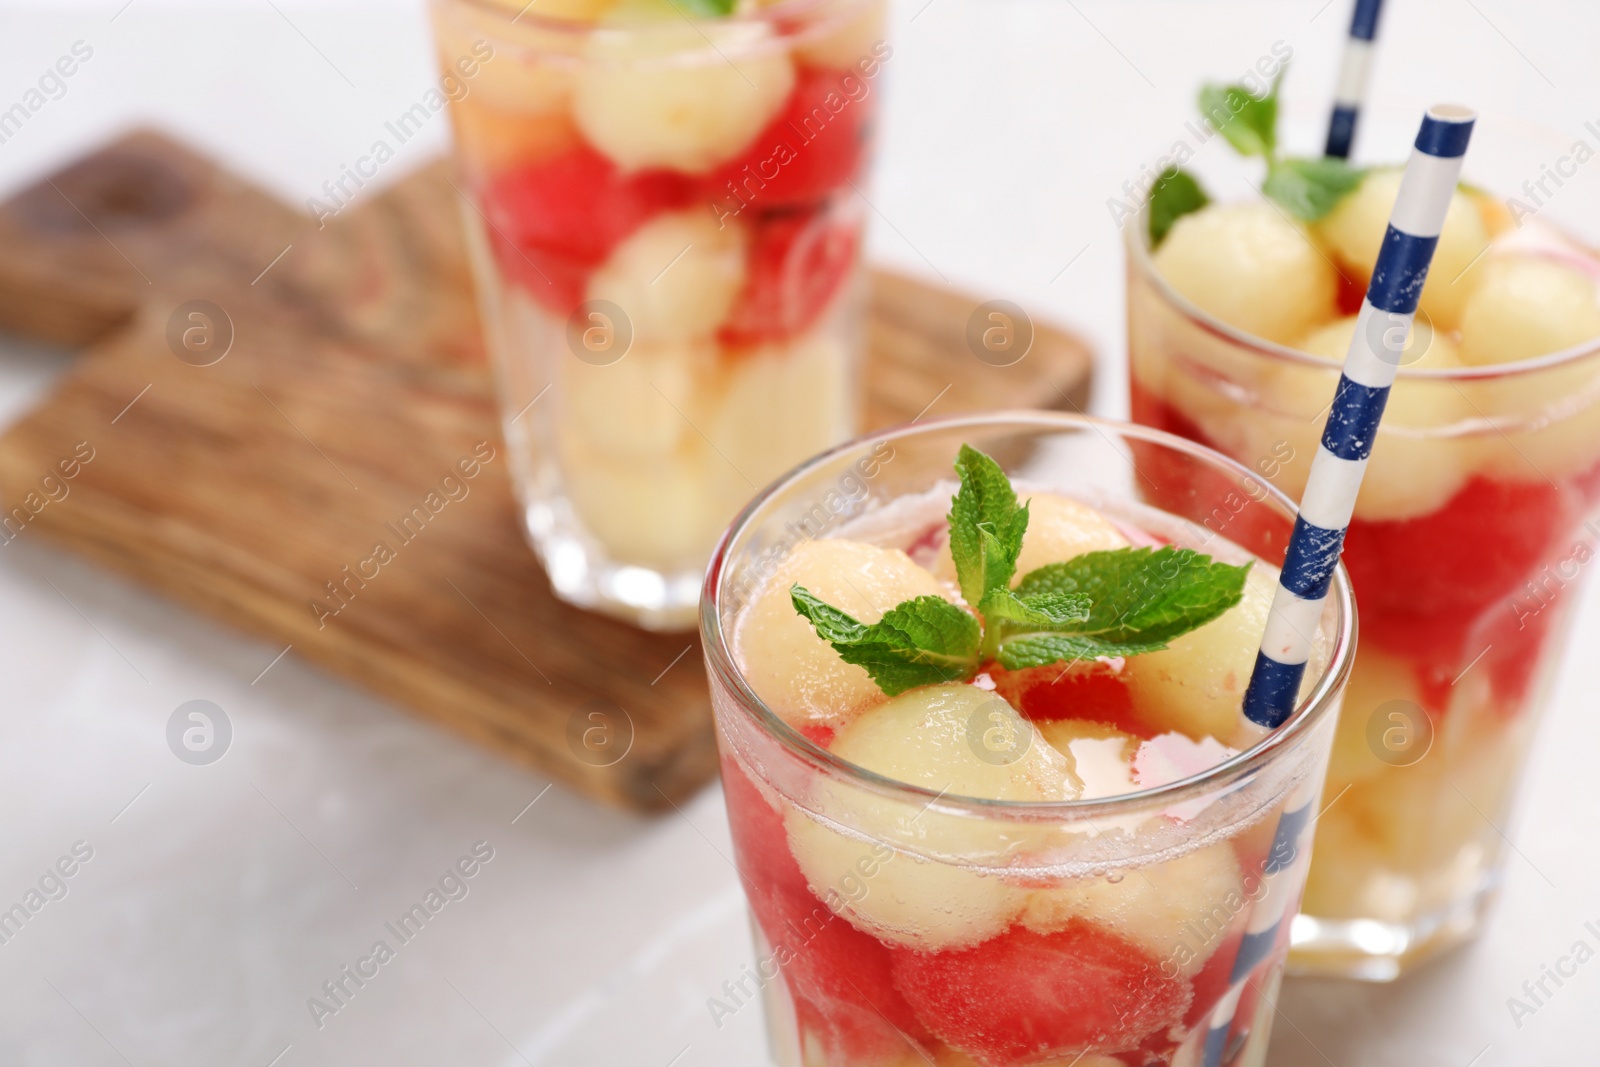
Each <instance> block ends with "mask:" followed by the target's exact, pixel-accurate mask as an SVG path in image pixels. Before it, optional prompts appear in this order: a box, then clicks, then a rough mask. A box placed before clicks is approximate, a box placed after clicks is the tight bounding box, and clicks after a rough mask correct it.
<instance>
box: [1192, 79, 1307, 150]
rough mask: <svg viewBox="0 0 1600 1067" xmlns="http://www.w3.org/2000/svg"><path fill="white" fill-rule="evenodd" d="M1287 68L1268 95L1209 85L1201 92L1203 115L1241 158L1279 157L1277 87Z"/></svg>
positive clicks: (1240, 86)
mask: <svg viewBox="0 0 1600 1067" xmlns="http://www.w3.org/2000/svg"><path fill="white" fill-rule="evenodd" d="M1287 69H1288V68H1287V67H1284V68H1283V69H1280V70H1279V71H1278V76H1277V77H1276V78H1274V79H1272V88H1271V89H1269V90H1268V91H1267V95H1265V96H1252V95H1250V90H1248V89H1246V88H1245V87H1244V86H1242V85H1207V86H1205V87H1204V88H1202V89H1201V90H1200V113H1201V114H1202V115H1203V116H1204V117H1205V118H1206V120H1207V121H1209V122H1210V123H1211V126H1212V128H1213V129H1215V130H1216V131H1217V132H1218V133H1220V134H1222V136H1224V137H1226V138H1227V139H1228V143H1229V144H1231V145H1233V147H1234V148H1235V149H1236V150H1237V151H1238V152H1239V154H1240V155H1243V156H1262V157H1264V158H1266V159H1271V158H1272V157H1273V156H1274V155H1276V154H1277V151H1278V86H1279V85H1281V84H1282V82H1283V74H1284V71H1285V70H1287Z"/></svg>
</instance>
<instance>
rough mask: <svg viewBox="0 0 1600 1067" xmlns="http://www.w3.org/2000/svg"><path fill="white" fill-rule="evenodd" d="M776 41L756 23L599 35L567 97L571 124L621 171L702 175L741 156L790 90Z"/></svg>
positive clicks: (790, 74) (790, 77)
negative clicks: (664, 170)
mask: <svg viewBox="0 0 1600 1067" xmlns="http://www.w3.org/2000/svg"><path fill="white" fill-rule="evenodd" d="M775 44H776V42H774V41H773V40H772V30H771V29H770V28H769V27H768V26H767V25H766V24H765V23H760V22H746V21H729V22H701V23H696V24H694V25H690V24H688V23H686V22H666V23H662V24H660V25H654V26H651V27H649V28H648V30H645V29H642V28H640V27H630V28H629V29H627V30H625V31H620V30H619V31H616V32H607V31H604V30H602V31H600V32H598V33H596V34H595V35H594V36H593V38H592V40H591V43H590V45H589V48H588V50H587V55H586V62H585V63H584V65H583V69H582V71H581V72H580V73H579V75H578V79H577V86H576V88H575V90H574V93H573V102H572V108H573V115H574V117H575V118H576V120H577V123H578V128H579V129H580V130H582V131H583V134H584V136H585V137H586V138H587V139H588V140H589V143H591V144H593V145H594V146H595V147H596V148H597V149H599V150H600V151H601V152H603V153H604V154H605V155H606V156H607V157H608V158H610V159H611V160H612V161H613V162H615V163H616V164H617V165H618V166H619V167H621V168H622V169H623V170H630V171H631V170H643V169H648V168H652V167H666V168H670V169H672V170H678V171H683V172H685V173H688V174H704V173H705V172H707V171H709V170H711V169H712V168H714V167H716V166H718V165H719V164H722V163H726V162H728V161H729V160H731V159H733V158H734V157H735V156H737V155H738V154H739V153H740V152H742V151H743V150H744V149H745V148H746V146H748V145H749V144H750V142H751V140H753V139H754V138H755V135H756V134H757V133H759V132H760V131H761V129H762V128H763V127H764V126H766V124H767V123H768V122H769V121H770V120H771V119H772V117H773V116H774V115H776V114H777V113H778V109H779V108H781V107H782V106H783V103H784V101H785V100H786V99H787V98H788V96H789V92H790V90H791V89H793V88H794V65H793V63H792V62H791V61H790V59H789V54H788V53H787V52H786V51H785V50H784V49H782V48H781V47H775ZM706 215H707V217H710V212H706Z"/></svg>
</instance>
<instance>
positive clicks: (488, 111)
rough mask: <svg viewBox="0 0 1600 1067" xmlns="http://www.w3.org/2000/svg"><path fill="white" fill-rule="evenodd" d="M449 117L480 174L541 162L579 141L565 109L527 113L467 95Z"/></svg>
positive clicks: (466, 155)
mask: <svg viewBox="0 0 1600 1067" xmlns="http://www.w3.org/2000/svg"><path fill="white" fill-rule="evenodd" d="M450 121H451V124H452V125H453V126H454V127H455V131H456V140H457V141H458V142H459V143H460V146H461V154H462V156H463V157H464V158H465V160H466V162H467V165H468V167H469V168H471V169H472V170H473V171H474V173H476V174H478V175H480V176H483V175H492V174H499V173H502V172H504V171H507V170H511V169H513V168H516V167H527V166H532V165H534V164H537V163H541V162H543V161H545V160H548V159H550V158H552V157H554V156H557V155H559V154H561V153H562V152H565V151H568V150H569V149H571V148H572V147H573V146H574V145H576V144H577V141H578V134H577V131H576V130H575V129H573V126H572V120H571V119H570V118H569V117H568V116H567V113H566V112H565V111H544V112H536V113H534V114H524V113H523V112H520V111H510V110H505V109H502V108H499V107H495V106H494V105H492V104H488V103H484V102H481V101H479V100H476V99H467V100H463V101H461V102H460V103H458V104H455V105H453V106H452V107H451V109H450Z"/></svg>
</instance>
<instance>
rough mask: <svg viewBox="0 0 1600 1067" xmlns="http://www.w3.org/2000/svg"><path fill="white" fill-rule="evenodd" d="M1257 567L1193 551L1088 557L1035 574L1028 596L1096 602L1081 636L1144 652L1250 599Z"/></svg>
mask: <svg viewBox="0 0 1600 1067" xmlns="http://www.w3.org/2000/svg"><path fill="white" fill-rule="evenodd" d="M1249 572H1250V564H1248V563H1245V564H1241V565H1240V566H1237V567H1235V566H1230V565H1229V564H1226V563H1218V562H1216V561H1215V560H1213V559H1212V558H1211V557H1210V556H1206V555H1202V554H1201V553H1199V552H1196V551H1194V550H1193V549H1189V548H1176V547H1174V546H1172V545H1165V546H1163V547H1161V548H1119V549H1113V550H1111V551H1105V552H1085V553H1084V554H1083V555H1081V556H1074V557H1072V558H1071V559H1069V560H1067V561H1066V562H1064V563H1051V564H1047V565H1046V566H1043V567H1040V568H1039V569H1038V570H1036V571H1031V572H1029V573H1028V574H1027V576H1026V577H1024V578H1023V579H1022V581H1021V582H1020V583H1018V585H1017V595H1018V596H1020V597H1022V598H1023V599H1025V600H1026V599H1028V598H1031V597H1044V596H1082V597H1087V598H1088V599H1089V601H1090V603H1091V604H1092V605H1093V607H1092V608H1091V610H1090V612H1089V617H1088V618H1087V619H1086V620H1085V621H1084V623H1083V625H1082V627H1081V628H1079V629H1078V631H1077V632H1078V633H1079V634H1080V635H1081V636H1084V637H1094V638H1096V639H1097V640H1100V641H1103V642H1105V643H1106V644H1107V645H1108V646H1114V647H1117V648H1120V649H1124V650H1126V651H1122V652H1116V653H1112V654H1113V655H1138V654H1139V653H1142V652H1154V651H1157V649H1156V648H1155V647H1151V646H1157V645H1159V646H1163V647H1164V646H1165V643H1166V642H1168V641H1171V640H1172V639H1173V638H1175V637H1179V636H1181V635H1183V634H1186V633H1188V632H1189V631H1190V630H1193V629H1195V628H1196V627H1197V626H1203V625H1205V624H1206V623H1208V622H1210V621H1211V620H1212V619H1214V618H1216V617H1217V616H1219V615H1221V614H1222V613H1223V612H1225V611H1227V610H1228V609H1229V608H1231V607H1233V606H1234V605H1235V604H1237V603H1239V601H1240V600H1241V599H1243V597H1244V583H1245V575H1247V574H1248V573H1249Z"/></svg>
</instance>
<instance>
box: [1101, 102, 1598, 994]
mask: <svg viewBox="0 0 1600 1067" xmlns="http://www.w3.org/2000/svg"><path fill="white" fill-rule="evenodd" d="M1492 132H1493V130H1492V127H1491V135H1492ZM1491 151H1492V150H1491ZM1478 152H1479V158H1480V159H1486V160H1487V161H1488V162H1490V163H1491V164H1492V163H1493V162H1494V157H1493V156H1492V155H1488V156H1485V154H1484V150H1483V149H1482V148H1481V147H1480V149H1479V150H1478ZM1473 165H1474V164H1473V163H1471V162H1469V168H1470V167H1472V166H1473ZM1281 166H1282V164H1280V163H1276V162H1274V163H1271V164H1269V167H1281ZM1269 173H1270V171H1269ZM1399 179H1400V171H1399V168H1398V167H1393V168H1391V167H1386V166H1380V167H1376V168H1372V169H1370V170H1366V171H1363V172H1356V171H1352V172H1350V174H1349V176H1348V178H1347V179H1338V180H1336V181H1335V183H1334V186H1335V187H1334V188H1332V189H1331V190H1324V191H1325V192H1329V193H1330V195H1329V196H1327V198H1326V201H1325V202H1324V203H1323V204H1321V205H1320V206H1321V208H1323V210H1321V211H1320V212H1318V211H1310V212H1307V211H1297V210H1295V209H1294V206H1293V205H1292V204H1290V203H1288V202H1287V201H1286V200H1284V199H1282V198H1276V199H1275V198H1273V197H1272V188H1271V186H1270V184H1269V185H1268V194H1269V196H1268V198H1265V199H1264V198H1256V197H1251V198H1247V199H1244V200H1238V201H1233V202H1225V203H1206V204H1201V203H1199V202H1198V201H1197V200H1196V199H1195V198H1194V197H1192V196H1186V197H1185V198H1186V199H1187V201H1188V205H1189V209H1188V210H1187V212H1186V213H1181V214H1179V215H1178V217H1177V218H1176V221H1175V222H1171V224H1170V227H1166V228H1165V232H1164V233H1161V234H1160V238H1161V239H1160V240H1159V241H1155V240H1153V236H1154V235H1153V234H1152V231H1151V229H1150V227H1149V226H1148V225H1146V222H1147V221H1148V215H1144V216H1141V218H1140V220H1139V223H1138V224H1132V223H1130V225H1129V226H1128V227H1127V231H1126V232H1127V247H1128V261H1129V270H1128V322H1129V353H1130V363H1131V370H1132V382H1131V386H1132V390H1131V394H1132V395H1131V399H1132V414H1133V418H1134V421H1136V422H1139V423H1142V424H1144V425H1147V426H1153V427H1158V428H1160V429H1164V430H1167V431H1170V432H1173V433H1177V434H1180V435H1182V436H1184V437H1187V438H1189V439H1191V440H1194V441H1199V442H1202V443H1204V444H1207V445H1209V446H1210V447H1212V448H1215V449H1217V450H1219V451H1221V452H1224V453H1226V454H1228V455H1230V456H1233V457H1234V458H1235V459H1237V460H1239V461H1240V462H1241V463H1243V464H1245V465H1246V466H1249V467H1252V468H1253V469H1255V470H1256V471H1258V472H1259V473H1260V474H1261V476H1262V477H1263V478H1264V479H1267V480H1270V481H1271V482H1272V483H1273V484H1274V485H1276V486H1277V487H1278V488H1279V489H1281V490H1283V491H1284V492H1285V493H1287V494H1288V495H1289V496H1291V497H1294V498H1296V499H1298V497H1299V494H1300V493H1301V491H1302V490H1303V489H1304V486H1305V480H1306V475H1307V472H1308V471H1309V468H1310V464H1311V459H1312V457H1313V455H1315V453H1316V448H1317V441H1318V438H1319V436H1320V434H1321V430H1322V421H1323V416H1324V415H1325V413H1326V411H1327V407H1328V404H1329V402H1330V400H1331V399H1332V396H1333V390H1334V386H1335V383H1336V381H1337V380H1338V374H1339V367H1340V364H1341V363H1342V361H1343V357H1344V354H1345V351H1346V348H1347V346H1348V345H1349V342H1350V338H1351V334H1352V331H1353V330H1354V329H1355V328H1356V318H1355V314H1356V311H1357V310H1358V308H1359V306H1360V300H1361V296H1362V293H1363V292H1364V290H1365V287H1366V283H1367V281H1368V276H1369V274H1370V272H1371V270H1372V264H1373V262H1374V261H1375V260H1376V258H1377V250H1378V247H1379V244H1380V242H1381V241H1382V239H1383V233H1384V229H1385V225H1386V223H1387V219H1388V215H1389V211H1390V209H1391V207H1392V206H1393V204H1394V200H1395V195H1396V192H1397V189H1398V185H1399ZM1182 181H1183V179H1182V178H1179V179H1178V182H1179V184H1181V183H1182ZM1164 195H1166V194H1165V192H1164V191H1158V192H1157V193H1156V197H1157V198H1158V199H1159V198H1161V197H1163V196H1164ZM1527 206H1528V205H1526V204H1520V203H1519V202H1518V201H1510V202H1509V207H1508V204H1507V203H1506V202H1502V201H1500V200H1498V199H1496V198H1494V197H1493V196H1492V195H1490V194H1489V193H1487V192H1486V191H1484V190H1482V189H1479V188H1475V187H1472V186H1467V185H1463V186H1462V187H1461V188H1460V189H1459V190H1458V192H1457V194H1456V196H1455V199H1454V202H1453V203H1452V205H1451V207H1450V210H1449V214H1448V216H1447V218H1446V221H1445V225H1444V230H1443V233H1442V235H1441V237H1440V240H1439V245H1438V251H1437V253H1436V258H1435V260H1434V264H1433V268H1432V272H1431V273H1430V276H1429V277H1428V280H1427V284H1426V286H1425V287H1424V288H1423V291H1422V297H1421V305H1420V309H1419V312H1418V315H1417V321H1416V327H1415V330H1414V332H1413V336H1412V340H1411V342H1410V346H1409V347H1408V348H1407V350H1406V354H1405V356H1404V357H1403V360H1404V362H1403V364H1402V367H1401V369H1400V372H1399V377H1398V380H1397V383H1396V385H1395V387H1394V389H1393V390H1392V392H1391V394H1390V399H1389V404H1388V408H1387V411H1386V413H1385V415H1384V419H1383V423H1382V428H1381V429H1380V430H1379V433H1378V436H1377V439H1376V442H1375V446H1374V448H1373V451H1372V456H1371V460H1370V463H1369V466H1368V468H1367V473H1366V478H1365V481H1364V482H1363V483H1362V489H1361V495H1360V497H1359V499H1358V501H1357V504H1356V508H1355V514H1354V518H1353V520H1352V522H1351V523H1350V528H1349V536H1348V539H1347V541H1346V544H1345V553H1344V561H1345V564H1346V566H1347V567H1348V568H1349V571H1350V576H1351V580H1352V582H1353V583H1354V586H1355V590H1356V596H1357V598H1358V600H1359V603H1360V608H1361V624H1362V625H1361V651H1360V654H1359V656H1358V657H1357V659H1356V664H1355V669H1354V673H1353V675H1352V678H1351V683H1350V688H1349V690H1348V693H1347V699H1346V701H1345V710H1344V713H1343V717H1342V719H1341V723H1340V729H1339V734H1338V738H1337V741H1336V743H1335V746H1334V753H1333V758H1332V764H1331V769H1330V773H1329V779H1328V783H1327V786H1326V788H1325V792H1326V795H1327V797H1328V799H1329V800H1330V801H1332V800H1333V798H1334V797H1338V800H1337V802H1334V803H1330V806H1329V809H1328V811H1327V813H1326V814H1325V815H1324V816H1323V817H1322V818H1321V819H1320V820H1319V821H1318V824H1317V849H1316V855H1317V863H1316V864H1315V865H1314V866H1313V868H1312V871H1311V875H1310V880H1309V883H1308V887H1307V890H1306V898H1305V913H1306V914H1305V915H1304V916H1302V918H1301V920H1300V922H1299V924H1298V925H1297V927H1296V934H1295V945H1296V949H1295V956H1294V961H1295V966H1296V967H1297V968H1301V969H1305V970H1307V971H1320V972H1330V973H1342V974H1350V975H1357V976H1362V977H1369V978H1378V979H1384V978H1392V977H1394V976H1395V975H1396V974H1398V973H1400V971H1401V970H1402V969H1403V968H1404V967H1405V966H1406V965H1408V964H1410V963H1412V962H1414V961H1416V960H1418V959H1420V958H1422V957H1424V956H1426V955H1428V954H1430V953H1432V952H1435V951H1437V950H1439V949H1441V948H1443V947H1446V946H1448V945H1450V944H1453V943H1456V942H1458V941H1459V940H1461V939H1463V938H1464V937H1466V936H1468V935H1470V934H1471V933H1472V932H1473V931H1474V930H1475V929H1476V928H1477V926H1478V923H1479V922H1480V920H1481V917H1482V913H1483V909H1484V908H1485V906H1486V904H1487V901H1488V899H1489V897H1490V895H1491V893H1492V889H1493V887H1494V885H1495V883H1496V880H1497V877H1498V871H1499V867H1500V863H1501V860H1502V853H1503V848H1504V837H1503V836H1502V831H1503V830H1504V828H1505V825H1506V819H1507V816H1508V813H1509V810H1510V806H1511V802H1512V799H1513V791H1514V787H1515V785H1516V783H1517V781H1518V779H1519V777H1520V772H1521V769H1522V765H1523V762H1524V757H1525V754H1526V751H1527V746H1528V742H1529V738H1530V735H1531V733H1532V730H1533V726H1534V722H1535V720H1536V717H1537V712H1538V711H1539V708H1540V706H1541V704H1542V702H1543V695H1544V692H1545V689H1546V688H1547V685H1548V681H1549V678H1550V675H1551V668H1552V665H1553V664H1554V663H1555V661H1556V659H1557V657H1558V656H1559V654H1560V649H1561V647H1562V645H1563V643H1564V642H1565V640H1566V622H1565V620H1566V616H1567V612H1568V608H1569V606H1570V603H1571V601H1572V599H1573V597H1574V594H1575V588H1574V587H1575V585H1576V583H1577V582H1578V581H1579V580H1580V579H1581V577H1582V572H1583V571H1584V564H1585V563H1586V562H1587V561H1588V560H1589V559H1590V558H1591V556H1592V553H1593V552H1594V544H1595V540H1596V534H1597V533H1600V530H1597V529H1596V528H1595V527H1594V526H1593V525H1592V519H1593V516H1594V515H1595V509H1596V504H1597V496H1600V288H1597V286H1600V258H1597V257H1596V255H1595V254H1594V252H1593V251H1592V250H1591V249H1589V248H1588V247H1586V246H1585V245H1584V244H1583V243H1582V242H1580V241H1578V240H1577V239H1575V238H1574V237H1573V236H1572V235H1571V234H1569V233H1567V232H1564V231H1562V230H1560V229H1558V228H1557V227H1556V226H1555V225H1554V224H1553V223H1551V222H1550V221H1549V220H1548V217H1545V216H1540V217H1525V216H1524V214H1523V210H1522V209H1525V208H1526V207H1527ZM1307 216H1314V217H1311V218H1309V219H1308V217H1307ZM1163 228H1164V227H1161V226H1158V227H1157V230H1158V231H1160V230H1162V229H1163ZM1152 245H1154V247H1153V248H1152Z"/></svg>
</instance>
